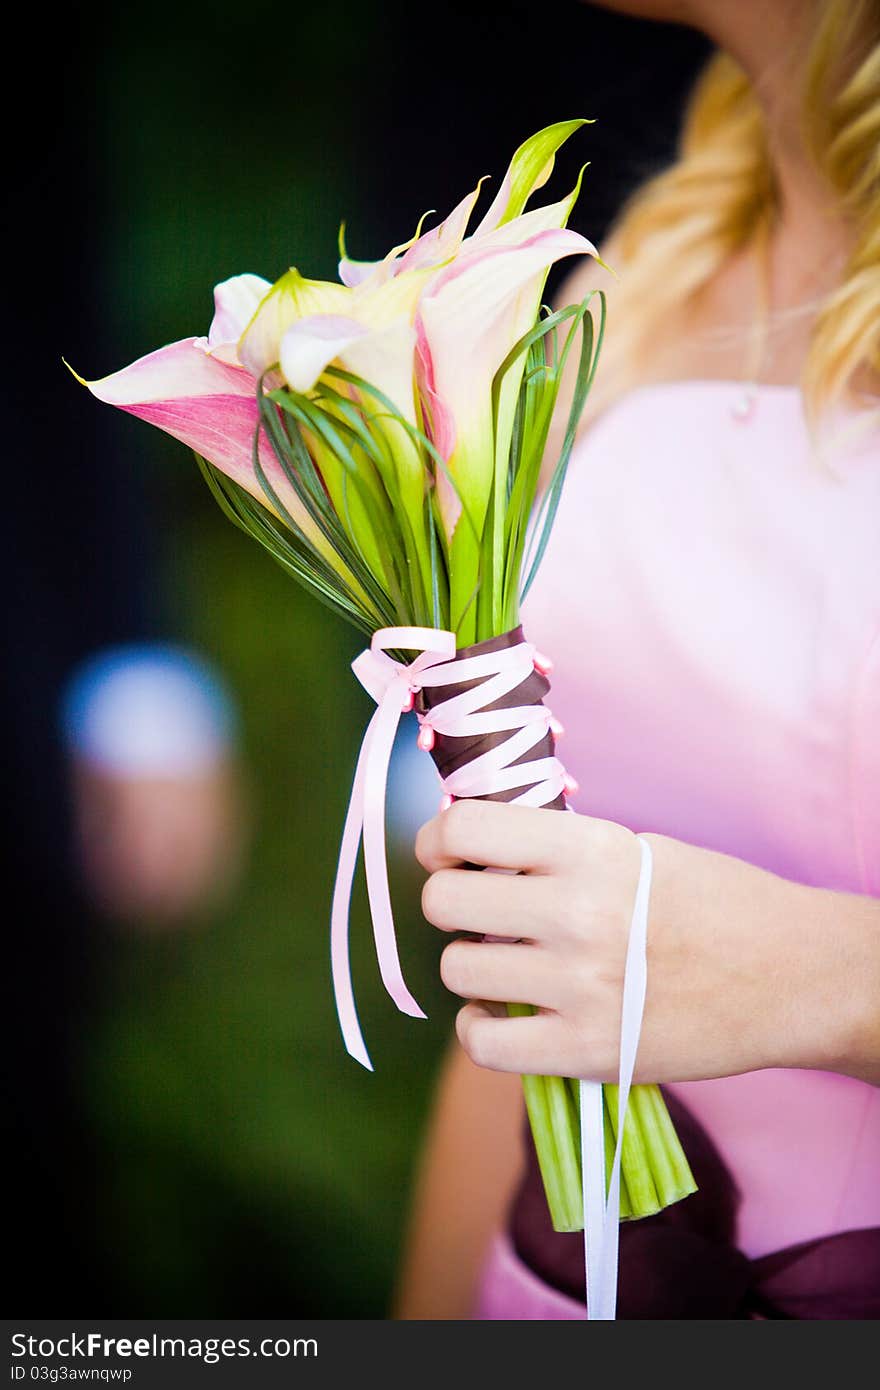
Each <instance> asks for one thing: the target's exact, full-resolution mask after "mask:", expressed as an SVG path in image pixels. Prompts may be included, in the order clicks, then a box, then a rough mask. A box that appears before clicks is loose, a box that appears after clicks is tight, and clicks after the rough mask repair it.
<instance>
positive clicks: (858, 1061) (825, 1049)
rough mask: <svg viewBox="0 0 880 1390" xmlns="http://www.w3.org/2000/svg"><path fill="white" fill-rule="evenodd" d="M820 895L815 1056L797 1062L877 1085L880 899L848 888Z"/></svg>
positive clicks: (879, 1068) (879, 1059)
mask: <svg viewBox="0 0 880 1390" xmlns="http://www.w3.org/2000/svg"><path fill="white" fill-rule="evenodd" d="M807 891H808V892H809V891H811V890H807ZM812 893H813V894H815V893H816V890H812ZM818 896H821V898H822V900H823V902H822V904H821V908H822V909H824V910H823V911H821V912H817V913H816V918H815V921H816V926H817V936H818V944H817V948H816V952H815V954H816V958H817V961H818V972H817V973H818V974H819V975H820V977H821V978H822V981H823V983H822V985H821V986H820V989H819V991H818V997H817V1000H816V1008H815V1019H816V1024H817V1026H816V1035H817V1040H818V1055H817V1057H816V1059H815V1060H808V1061H807V1062H802V1063H800V1065H802V1066H811V1067H816V1068H820V1069H821V1070H824V1071H835V1072H840V1073H841V1074H843V1075H844V1076H853V1077H857V1078H858V1079H859V1080H862V1081H868V1082H871V1083H872V1084H874V1085H880V920H878V919H880V904H878V903H877V902H876V901H875V900H874V899H871V898H866V897H858V896H856V895H854V894H847V893H835V892H821V893H820V894H819V895H818ZM823 948H824V949H823ZM820 1020H821V1026H820V1023H819V1021H820Z"/></svg>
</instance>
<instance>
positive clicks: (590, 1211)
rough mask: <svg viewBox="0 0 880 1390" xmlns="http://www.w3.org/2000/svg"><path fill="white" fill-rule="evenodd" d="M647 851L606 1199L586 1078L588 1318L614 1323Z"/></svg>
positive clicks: (639, 1011) (644, 961)
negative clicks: (615, 1133)
mask: <svg viewBox="0 0 880 1390" xmlns="http://www.w3.org/2000/svg"><path fill="white" fill-rule="evenodd" d="M638 841H639V846H640V848H641V852H642V862H641V870H640V873H639V883H638V887H637V889H636V898H635V904H634V906H633V914H632V920H631V922H630V929H629V942H628V944H627V950H626V966H625V969H624V977H623V1002H622V1007H621V1019H620V1088H619V1091H618V1100H617V1144H616V1145H615V1149H614V1161H613V1163H612V1165H611V1175H610V1177H609V1181H608V1197H607V1200H606V1197H605V1121H604V1116H603V1113H602V1085H601V1082H598V1081H581V1083H580V1088H579V1089H580V1106H581V1172H582V1174H583V1190H584V1263H585V1266H586V1292H587V1318H588V1319H589V1320H590V1321H593V1322H598V1321H610V1320H613V1319H614V1316H615V1313H616V1309H617V1256H618V1243H619V1236H620V1160H621V1154H622V1151H623V1126H624V1123H625V1120H626V1107H627V1102H628V1100H629V1093H630V1088H631V1086H632V1079H633V1072H634V1071H635V1065H636V1053H637V1052H638V1048H639V1037H640V1036H641V1031H642V1017H643V1015H644V1011H645V991H646V989H647V984H648V956H647V941H648V905H649V903H650V898H651V874H652V868H653V860H652V856H651V847H650V845H649V844H648V842H647V840H643V839H642V837H641V836H639V837H638Z"/></svg>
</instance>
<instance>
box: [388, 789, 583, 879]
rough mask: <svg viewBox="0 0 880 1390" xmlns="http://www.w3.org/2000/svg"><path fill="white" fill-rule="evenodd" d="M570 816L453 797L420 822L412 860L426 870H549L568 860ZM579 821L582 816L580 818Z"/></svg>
mask: <svg viewBox="0 0 880 1390" xmlns="http://www.w3.org/2000/svg"><path fill="white" fill-rule="evenodd" d="M573 819H574V817H572V816H548V815H547V813H546V811H544V810H543V809H542V808H540V807H535V806H513V805H510V804H509V803H507V802H501V801H467V800H466V801H456V802H454V803H453V804H452V805H451V806H450V807H449V809H448V810H446V811H441V813H440V815H439V816H435V817H434V819H433V820H430V821H428V823H427V825H423V826H422V828H421V830H420V831H419V833H418V836H417V837H416V858H417V859H418V861H419V863H420V864H422V865H423V866H424V868H426V869H428V870H429V871H432V872H433V870H435V869H443V868H450V867H453V866H454V865H456V864H486V865H492V866H493V867H494V868H499V869H521V870H526V871H532V872H537V873H548V872H552V870H553V869H555V868H558V867H560V866H562V865H563V864H564V862H565V860H566V859H567V855H566V853H565V846H566V845H567V844H568V841H569V836H570V832H571V828H572V827H571V826H570V825H569V824H568V822H570V821H572V820H573ZM578 819H579V820H582V819H583V817H578Z"/></svg>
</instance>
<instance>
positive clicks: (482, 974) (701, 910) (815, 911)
mask: <svg viewBox="0 0 880 1390" xmlns="http://www.w3.org/2000/svg"><path fill="white" fill-rule="evenodd" d="M644 838H645V839H646V840H648V841H649V843H650V845H651V849H652V851H653V856H654V876H653V886H652V892H651V904H650V913H649V920H648V992H647V999H646V1003H645V1015H644V1024H643V1028H642V1036H641V1044H640V1047H639V1054H638V1060H637V1065H636V1077H635V1079H636V1081H660V1082H662V1081H686V1080H692V1079H696V1078H701V1077H716V1076H727V1075H731V1074H734V1073H739V1072H745V1071H755V1070H758V1069H760V1068H763V1067H815V1068H825V1069H830V1070H838V1071H846V1072H851V1073H852V1074H854V1075H860V1076H866V1077H867V1078H870V1079H876V1078H877V1076H878V1075H880V1021H878V1017H877V1007H876V999H877V998H878V997H880V908H878V904H877V903H876V902H875V901H873V900H872V899H869V898H860V897H856V896H854V895H849V894H840V893H833V892H828V891H826V890H823V889H813V888H805V887H803V886H801V885H799V884H794V883H790V882H788V881H787V880H785V879H781V878H777V877H776V876H775V875H773V874H770V873H767V872H765V871H764V870H762V869H756V868H754V867H753V866H752V865H749V864H745V863H743V862H742V861H740V860H737V859H732V858H729V857H728V856H726V855H721V854H715V853H713V852H711V851H709V850H703V849H697V848H695V847H694V846H692V845H686V844H683V843H681V842H680V841H677V840H672V839H668V838H666V837H665V836H659V835H646V836H644ZM416 854H417V856H418V859H419V860H420V862H421V863H422V865H423V866H424V867H425V868H426V869H427V870H428V871H429V873H430V877H429V879H428V881H427V883H426V884H425V887H424V892H423V895H422V906H423V910H424V913H425V916H426V917H427V919H428V921H429V922H432V923H433V924H434V926H436V927H439V928H440V930H441V931H447V932H471V933H479V934H481V935H482V934H486V935H490V936H502V937H508V938H514V940H513V941H505V942H499V941H491V942H485V941H481V940H473V939H467V938H463V939H459V940H456V941H453V942H452V943H451V944H450V945H449V946H447V947H446V949H445V950H444V952H443V955H442V958H441V974H442V977H443V981H444V983H445V984H446V986H447V987H448V988H449V989H450V990H452V991H453V992H454V993H455V994H459V995H462V996H463V997H464V998H465V999H468V1000H470V1001H472V1002H470V1003H468V1004H466V1005H465V1007H464V1008H463V1009H462V1010H461V1011H460V1013H459V1015H458V1019H457V1025H456V1026H457V1032H458V1036H459V1040H460V1042H461V1044H462V1046H463V1048H464V1049H465V1051H466V1052H467V1053H468V1055H469V1056H470V1057H471V1059H472V1060H473V1061H474V1062H476V1063H477V1064H478V1065H480V1066H484V1067H491V1068H493V1069H495V1070H497V1071H514V1072H524V1073H535V1074H542V1075H556V1076H581V1077H588V1078H593V1079H595V1080H600V1081H616V1079H617V1074H618V1044H619V1034H620V1001H621V994H622V988H623V973H624V963H625V959H626V946H627V939H628V934H629V924H630V917H631V915H632V909H633V902H634V898H635V891H636V884H637V882H638V876H639V865H640V849H639V845H638V842H637V840H636V837H635V836H634V835H633V834H632V833H631V832H630V831H629V830H626V829H625V828H624V827H623V826H620V825H615V824H614V823H612V822H610V821H604V820H596V819H593V818H591V817H588V816H579V815H573V814H568V815H562V814H553V813H549V812H547V811H545V810H534V809H531V808H528V807H522V806H511V805H504V804H500V803H497V802H479V801H460V802H456V803H455V804H454V805H453V806H452V807H450V809H449V810H447V811H444V812H442V813H441V814H440V815H439V816H437V817H435V818H434V820H432V821H430V822H429V823H428V824H427V825H425V826H423V827H422V829H421V830H420V831H419V835H418V839H417V841H416ZM466 864H478V865H489V866H492V867H494V868H499V869H507V870H516V871H519V872H516V873H510V872H508V873H506V874H504V873H477V872H474V871H473V870H472V869H466V868H465V867H464V865H466ZM875 991H876V993H875ZM508 1002H509V1003H522V1004H532V1005H535V1006H536V1008H537V1013H536V1014H535V1015H533V1016H528V1017H520V1018H509V1017H508V1016H507V1013H506V1010H505V1007H504V1005H505V1003H508Z"/></svg>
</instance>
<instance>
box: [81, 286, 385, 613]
mask: <svg viewBox="0 0 880 1390" xmlns="http://www.w3.org/2000/svg"><path fill="white" fill-rule="evenodd" d="M270 289H271V286H270V284H269V282H268V281H267V280H264V279H262V277H261V276H259V275H236V276H234V277H232V278H231V279H229V280H224V281H223V282H222V284H219V285H217V287H216V288H215V290H214V318H213V321H212V323H211V327H210V329H209V330H208V335H207V337H201V338H185V339H183V340H182V341H180V342H177V343H171V344H169V345H168V346H167V347H163V348H159V349H158V351H157V352H151V353H149V354H148V355H147V356H146V357H141V358H140V359H139V360H138V361H136V362H133V363H132V364H131V366H129V367H124V368H123V369H122V371H119V372H114V373H113V374H112V375H110V376H106V377H103V378H101V379H100V380H98V381H86V380H84V379H83V378H82V377H81V376H78V375H77V374H76V373H74V375H77V380H78V381H80V382H82V384H83V385H84V386H87V387H88V389H89V390H90V391H91V393H92V395H93V396H95V397H96V398H97V399H98V400H99V401H105V402H106V403H107V404H108V405H115V406H117V407H118V408H119V409H120V410H124V411H126V413H127V414H129V415H136V416H137V417H138V419H140V420H146V421H147V422H148V423H149V424H151V425H156V426H157V427H158V428H159V429H161V430H164V431H165V433H166V434H170V435H173V436H174V438H175V439H179V440H180V441H181V443H182V444H186V445H188V446H189V448H191V449H194V450H195V452H196V453H198V454H201V456H202V457H203V458H205V459H207V460H208V462H209V463H212V464H213V465H214V466H215V468H219V469H220V471H221V472H222V473H225V474H226V475H227V477H229V478H231V479H232V480H233V482H236V483H238V484H239V485H240V486H241V487H243V488H245V489H246V491H247V492H249V493H251V495H252V496H254V497H256V498H257V499H258V501H260V502H261V503H262V504H263V506H265V507H268V508H269V510H271V511H274V512H275V513H276V515H278V516H279V519H281V520H285V519H286V517H285V515H284V514H285V513H286V515H287V516H289V517H290V518H291V519H292V520H293V521H294V523H295V524H296V526H297V527H298V528H299V530H300V531H301V532H302V533H303V535H304V536H305V537H306V539H307V540H308V541H309V543H310V544H311V545H312V546H314V548H315V549H316V550H317V551H319V553H320V554H321V555H322V556H323V557H324V559H326V560H327V561H328V562H329V563H330V564H331V565H332V566H333V568H334V569H335V570H336V571H337V573H339V574H342V575H343V577H344V578H345V579H346V582H347V583H348V584H349V585H350V587H351V588H352V589H353V590H354V591H355V592H357V591H358V586H357V585H356V583H355V581H354V579H353V578H352V576H351V575H349V574H348V573H347V571H346V569H345V566H344V565H343V564H342V562H341V561H340V559H339V557H338V556H337V555H336V552H335V551H334V550H333V548H332V546H330V545H329V543H328V542H327V540H326V539H325V537H324V536H323V535H322V533H321V531H320V530H319V528H318V527H317V526H316V525H315V523H314V522H313V520H312V518H311V517H310V516H309V514H308V512H307V511H306V509H305V507H304V506H303V504H302V502H301V501H300V499H299V497H298V496H297V494H296V491H295V490H294V488H293V487H292V486H291V484H290V482H289V481H288V479H287V477H286V475H285V473H284V471H283V469H282V468H281V465H280V464H279V462H278V459H277V458H276V456H275V453H274V451H273V449H272V448H271V446H270V444H269V443H268V441H267V440H266V439H265V437H264V436H263V435H261V437H260V443H259V459H260V464H261V466H262V468H263V470H264V472H265V474H266V477H267V479H268V481H269V483H270V486H271V487H272V489H273V491H274V492H275V494H276V496H277V498H278V501H279V504H280V507H281V509H282V510H281V511H279V508H277V507H274V506H272V504H271V503H270V502H269V501H268V500H267V498H266V495H265V493H264V492H263V489H262V488H261V486H260V483H259V481H258V479H257V477H256V475H255V473H254V465H253V452H254V436H255V434H256V431H257V423H258V408H257V398H256V382H255V380H254V377H253V375H252V373H251V372H250V371H249V370H248V369H247V368H246V367H244V366H242V365H241V363H240V361H239V358H238V353H237V346H236V345H237V341H238V339H239V337H240V335H241V333H242V332H243V330H244V328H245V326H246V325H247V323H248V322H249V321H250V320H251V319H252V317H253V315H254V312H255V310H256V308H257V306H258V304H259V303H260V301H261V299H263V297H264V296H265V295H266V293H267V292H268V291H269V290H270Z"/></svg>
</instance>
